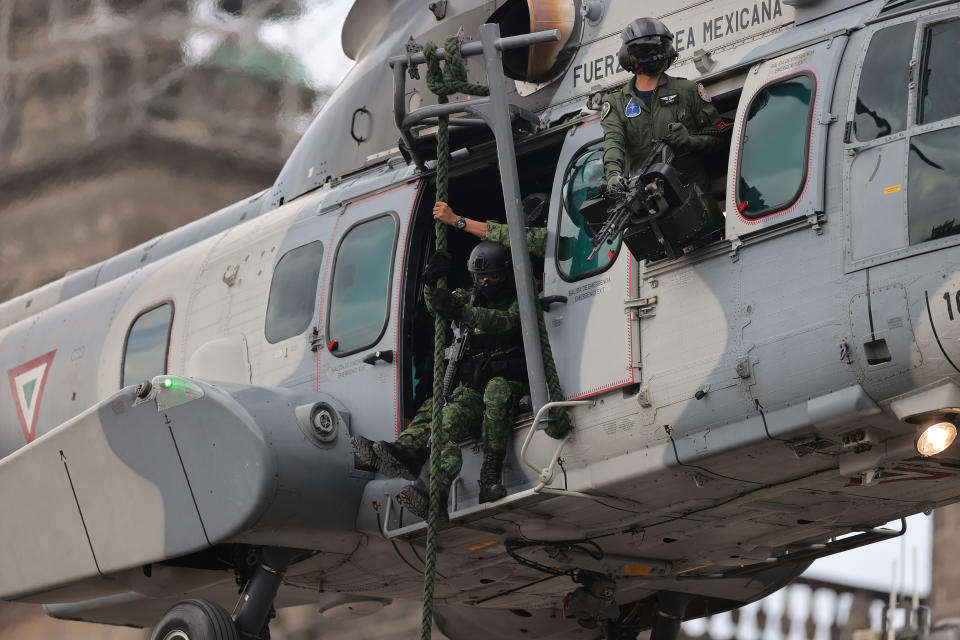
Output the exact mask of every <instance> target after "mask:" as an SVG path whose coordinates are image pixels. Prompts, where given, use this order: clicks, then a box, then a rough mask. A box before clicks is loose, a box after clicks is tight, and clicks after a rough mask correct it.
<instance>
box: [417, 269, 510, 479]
mask: <svg viewBox="0 0 960 640" xmlns="http://www.w3.org/2000/svg"><path fill="white" fill-rule="evenodd" d="M453 297H454V298H456V299H457V300H458V301H460V302H461V303H463V305H464V306H463V315H462V317H461V320H462V321H463V322H464V323H465V324H467V325H470V326H471V327H473V330H474V334H473V335H474V336H475V337H476V338H480V337H481V336H484V335H492V336H503V337H504V338H505V340H504V342H506V343H509V342H510V339H511V338H512V339H513V340H514V341H515V342H516V343H517V344H519V337H520V311H519V307H518V304H517V300H516V297H515V296H513V295H510V294H506V295H503V296H502V298H501V299H500V300H494V301H488V302H487V303H486V306H479V305H471V304H469V298H470V294H469V293H468V292H466V291H464V290H462V289H458V290H456V291H454V292H453ZM424 299H425V301H426V303H427V310H428V311H430V313H431V314H433V315H435V311H434V309H433V302H432V300H433V288H432V287H430V286H429V285H428V286H426V287H424ZM522 353H523V352H522V351H520V352H519V354H518V357H520V358H522ZM473 382H474V384H472V385H464V386H461V387H460V388H458V389H457V390H456V391H455V392H454V393H453V394H451V396H452V397H451V398H450V401H449V402H448V403H447V404H446V406H444V407H443V411H442V414H441V415H442V427H441V432H440V442H441V447H442V450H441V469H442V470H443V478H442V482H443V484H444V485H447V486H448V485H449V484H450V483H451V482H453V479H454V478H456V477H457V475H458V474H459V473H460V468H461V466H462V464H463V459H462V457H461V454H460V442H461V441H463V440H467V439H469V438H475V437H477V436H480V438H481V441H482V442H483V447H484V450H485V451H491V452H496V453H500V454H502V453H505V452H506V449H507V442H508V441H509V439H510V434H511V432H512V429H513V414H514V408H515V406H516V401H517V399H518V397H519V396H520V394H521V393H522V392H523V389H524V385H523V384H522V383H521V382H518V381H511V380H507V379H506V378H505V377H503V376H499V375H498V376H493V377H490V378H489V379H486V380H484V379H483V378H479V379H475V380H473ZM480 388H482V389H483V391H482V392H481V391H480ZM432 415H433V398H432V397H431V398H429V399H428V400H427V401H426V402H424V403H423V405H422V406H421V407H420V408H419V409H418V410H417V413H416V415H415V416H414V417H413V420H412V421H411V422H410V424H409V425H407V428H406V429H404V430H403V433H402V434H401V437H404V438H405V437H411V438H413V439H416V438H417V437H418V436H421V435H422V434H423V433H424V432H425V431H426V430H428V429H430V421H431V418H432Z"/></svg>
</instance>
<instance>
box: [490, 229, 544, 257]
mask: <svg viewBox="0 0 960 640" xmlns="http://www.w3.org/2000/svg"><path fill="white" fill-rule="evenodd" d="M486 239H487V240H489V241H490V242H496V243H497V244H499V245H502V246H504V247H507V248H509V247H510V231H509V227H508V226H507V225H506V224H504V223H502V222H495V221H493V220H487V234H486ZM527 251H529V252H530V255H532V256H533V257H535V258H540V259H541V260H543V258H544V257H545V255H546V253H547V229H546V227H527Z"/></svg>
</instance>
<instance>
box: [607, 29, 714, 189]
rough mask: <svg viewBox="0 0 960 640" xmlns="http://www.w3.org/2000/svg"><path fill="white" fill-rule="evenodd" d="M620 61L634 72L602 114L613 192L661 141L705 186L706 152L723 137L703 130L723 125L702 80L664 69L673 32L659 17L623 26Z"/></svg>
mask: <svg viewBox="0 0 960 640" xmlns="http://www.w3.org/2000/svg"><path fill="white" fill-rule="evenodd" d="M620 37H621V39H622V40H623V46H621V47H620V52H619V58H620V65H621V66H622V67H623V68H624V69H626V70H627V71H629V72H631V73H633V74H634V79H633V82H628V83H627V84H626V85H625V86H624V87H623V88H622V89H620V90H619V91H617V92H615V93H612V94H608V95H607V96H606V102H604V103H603V108H602V110H601V113H600V121H601V124H602V126H603V169H604V173H605V174H606V178H607V186H608V188H609V189H610V190H611V191H624V190H625V189H626V176H628V175H629V171H630V170H631V167H633V168H634V169H635V168H636V167H637V165H638V164H639V163H640V162H642V161H643V160H644V159H645V158H646V157H647V156H648V155H649V154H650V150H651V149H652V148H653V144H654V142H655V141H657V140H664V141H666V142H667V143H668V144H669V145H670V147H671V148H672V149H673V153H674V161H673V166H674V168H676V169H677V170H678V171H680V172H681V173H682V174H684V175H685V176H686V177H687V178H689V179H691V180H692V181H693V182H694V183H695V184H696V185H697V186H698V187H699V188H700V189H701V191H704V192H706V190H707V182H708V177H707V170H706V165H705V163H704V157H705V156H707V155H708V154H710V153H711V152H713V151H715V150H718V149H720V148H721V146H722V145H723V143H724V142H723V140H722V139H721V138H720V137H719V136H716V135H703V133H704V132H707V131H712V132H714V133H715V132H717V131H718V130H720V131H722V130H723V129H724V125H723V123H722V121H721V119H720V114H719V113H718V112H717V109H716V107H714V106H713V104H712V101H711V98H710V95H709V94H708V93H707V90H706V89H704V88H703V85H702V84H698V83H695V82H690V81H689V80H685V79H683V78H674V77H672V76H669V75H667V74H666V73H665V72H666V70H667V67H669V66H670V65H671V64H672V63H673V61H674V60H676V59H677V52H676V50H675V49H674V48H673V34H672V33H671V32H670V30H669V29H668V28H667V26H666V25H665V24H663V23H662V22H660V21H659V20H657V19H655V18H638V19H637V20H634V21H633V22H631V23H630V24H628V25H627V27H626V28H625V29H624V30H623V33H622V34H621V36H620Z"/></svg>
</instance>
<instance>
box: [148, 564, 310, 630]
mask: <svg viewBox="0 0 960 640" xmlns="http://www.w3.org/2000/svg"><path fill="white" fill-rule="evenodd" d="M302 553H303V552H302V551H299V550H296V549H279V548H273V547H266V548H263V549H259V550H251V554H249V557H250V561H248V562H247V565H246V566H247V569H248V570H247V571H244V572H243V573H240V572H238V577H237V579H238V583H239V584H242V585H243V592H242V595H241V597H240V602H239V603H237V608H236V616H235V617H231V615H230V614H229V613H227V610H226V609H224V608H223V607H221V606H220V605H219V604H217V603H216V602H210V601H209V600H200V599H193V600H184V601H183V602H178V603H177V604H175V605H173V606H172V607H171V608H170V610H169V611H167V612H166V613H165V614H164V616H163V618H161V619H160V624H158V625H157V626H156V627H155V628H154V630H153V634H152V635H151V636H150V640H270V628H269V624H270V620H271V619H272V618H273V617H274V616H275V615H276V611H275V609H274V608H273V600H274V598H276V596H277V590H278V589H279V588H280V583H281V582H282V581H283V573H284V572H285V571H286V570H287V567H288V566H289V565H290V562H291V561H292V560H293V559H294V558H295V557H297V556H298V555H300V554H302Z"/></svg>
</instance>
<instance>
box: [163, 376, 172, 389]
mask: <svg viewBox="0 0 960 640" xmlns="http://www.w3.org/2000/svg"><path fill="white" fill-rule="evenodd" d="M172 386H173V380H172V379H170V378H164V379H163V388H164V389H169V388H170V387H172Z"/></svg>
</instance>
